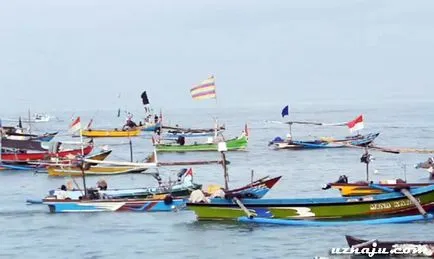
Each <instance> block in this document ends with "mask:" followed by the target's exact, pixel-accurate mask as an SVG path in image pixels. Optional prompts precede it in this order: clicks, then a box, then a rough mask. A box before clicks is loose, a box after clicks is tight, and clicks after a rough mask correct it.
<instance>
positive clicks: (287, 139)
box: [286, 133, 292, 143]
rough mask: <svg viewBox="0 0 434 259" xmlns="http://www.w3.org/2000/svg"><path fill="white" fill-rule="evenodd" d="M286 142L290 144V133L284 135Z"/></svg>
mask: <svg viewBox="0 0 434 259" xmlns="http://www.w3.org/2000/svg"><path fill="white" fill-rule="evenodd" d="M286 141H287V142H288V143H291V142H292V136H291V134H290V133H288V134H286Z"/></svg>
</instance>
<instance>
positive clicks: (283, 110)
mask: <svg viewBox="0 0 434 259" xmlns="http://www.w3.org/2000/svg"><path fill="white" fill-rule="evenodd" d="M288 115H289V105H286V106H285V107H283V109H282V118H283V117H285V116H288Z"/></svg>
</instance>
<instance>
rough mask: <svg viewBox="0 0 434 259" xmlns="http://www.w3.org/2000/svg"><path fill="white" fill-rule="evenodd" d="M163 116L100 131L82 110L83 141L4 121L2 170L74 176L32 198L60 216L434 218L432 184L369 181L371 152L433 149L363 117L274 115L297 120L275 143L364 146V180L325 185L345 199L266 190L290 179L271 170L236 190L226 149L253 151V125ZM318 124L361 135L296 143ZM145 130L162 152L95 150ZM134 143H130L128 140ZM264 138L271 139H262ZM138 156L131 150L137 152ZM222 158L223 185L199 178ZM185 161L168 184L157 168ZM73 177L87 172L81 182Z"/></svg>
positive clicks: (326, 221)
mask: <svg viewBox="0 0 434 259" xmlns="http://www.w3.org/2000/svg"><path fill="white" fill-rule="evenodd" d="M162 119H163V118H162V115H161V113H160V114H159V115H152V116H148V115H147V116H146V118H145V119H144V121H143V122H139V123H135V122H133V121H132V116H129V117H128V118H127V120H126V123H125V125H123V126H122V127H119V129H94V128H92V127H91V124H89V125H88V127H85V128H83V127H82V123H81V119H80V117H77V118H75V119H74V120H73V122H72V123H71V125H70V134H71V135H74V136H79V137H80V138H81V139H80V141H75V142H65V141H63V142H62V141H55V137H56V135H57V134H58V133H57V132H48V133H42V134H34V133H33V134H30V133H28V132H25V130H24V129H23V128H22V127H19V126H21V122H20V125H19V126H4V125H2V127H1V128H0V132H1V142H0V143H1V164H0V168H1V169H6V170H28V171H38V172H46V173H48V175H49V176H53V177H56V176H61V177H71V180H70V181H68V182H67V183H66V184H65V185H62V186H61V187H60V188H57V189H53V190H50V191H49V192H48V194H47V195H46V196H45V197H41V198H39V199H29V200H28V201H27V202H28V203H29V204H42V205H46V206H47V207H48V209H49V211H50V212H52V213H66V212H114V211H135V212H162V211H166V212H171V211H179V210H185V209H187V210H191V211H193V212H194V213H195V214H196V216H197V219H198V220H225V221H237V222H242V223H255V224H276V225H298V226H299V225H302V226H332V225H351V224H387V223H402V222H420V221H432V220H433V218H434V216H433V214H432V213H433V212H434V185H431V184H430V183H429V182H426V183H407V182H405V181H403V180H401V179H394V180H388V181H381V182H374V181H371V180H370V179H369V164H370V162H371V154H370V152H371V151H372V150H376V151H383V152H392V153H397V152H398V153H399V152H410V151H415V152H420V153H430V151H429V150H417V149H391V148H382V147H378V146H376V145H375V144H374V141H375V139H376V138H377V137H378V136H379V133H377V132H374V133H369V134H365V135H362V134H360V133H359V131H360V130H361V129H362V128H363V116H358V117H357V118H356V119H355V120H351V121H349V122H345V123H318V122H306V121H286V122H272V123H284V124H288V125H289V133H288V134H287V136H286V137H285V138H281V137H276V138H274V139H273V140H271V141H270V142H269V143H268V144H269V146H270V147H271V149H274V150H293V151H294V152H295V151H297V150H302V149H327V148H358V149H360V150H361V151H363V155H362V157H361V162H363V163H365V164H366V169H367V171H366V180H365V181H357V182H349V181H348V178H347V177H346V176H341V177H340V178H339V180H338V181H336V182H331V183H329V184H327V185H326V186H325V187H324V188H323V189H324V190H326V189H330V188H333V189H338V190H339V191H340V193H341V196H342V197H330V198H287V197H283V198H273V199H267V198H264V196H265V195H266V194H267V193H268V192H269V191H270V190H271V189H272V188H273V186H275V184H276V183H277V182H278V181H279V179H280V178H281V177H282V176H275V177H265V178H261V179H258V180H254V179H253V177H252V180H251V182H249V183H246V184H245V185H244V186H240V187H238V188H229V186H228V171H227V165H228V164H229V161H227V160H226V152H229V151H240V150H247V149H248V142H249V128H248V126H247V125H245V127H244V129H243V130H242V133H241V134H240V135H239V136H236V137H234V138H228V139H226V138H225V137H224V133H225V130H226V127H225V126H224V125H219V124H218V123H217V122H215V125H214V126H213V127H210V128H181V127H179V126H177V125H175V126H167V125H165V124H164V121H163V120H162ZM295 124H308V125H309V124H310V125H322V126H344V127H348V128H349V129H350V131H352V132H353V133H354V134H353V135H351V136H348V137H343V138H330V137H328V138H319V139H315V140H296V139H293V138H292V126H293V125H295ZM142 134H149V135H152V144H153V146H154V152H153V153H152V154H150V155H149V156H148V157H147V158H144V159H143V161H142V162H133V161H132V159H131V161H128V162H125V161H108V160H107V158H108V157H109V155H110V154H111V153H112V152H115V151H114V150H110V149H107V150H102V151H100V152H94V147H95V141H98V140H96V139H97V138H108V137H116V138H119V137H124V138H128V139H130V140H131V138H132V137H136V136H139V135H142ZM130 143H131V141H130ZM264 144H266V143H264ZM204 151H208V152H220V154H221V160H215V161H178V162H162V161H159V159H158V157H159V155H158V154H160V153H163V152H204ZM130 152H131V156H132V153H133V150H132V149H130ZM212 163H214V164H219V165H221V166H222V168H223V175H224V182H225V185H224V186H218V185H211V186H210V187H209V188H208V189H207V190H205V189H204V188H203V185H202V184H201V183H196V182H195V181H194V177H193V169H192V168H190V166H192V165H200V164H212ZM166 166H183V167H184V166H186V167H187V168H183V169H182V170H180V171H179V173H178V174H177V179H176V180H174V181H167V182H165V181H163V179H162V178H161V176H160V174H159V173H158V172H156V171H154V170H149V169H151V168H158V167H166ZM433 167H434V160H433V159H432V158H429V159H428V160H427V161H426V162H422V163H420V164H418V165H417V168H423V169H426V170H427V171H429V172H431V173H432V172H434V170H433ZM130 173H142V174H149V175H151V176H152V177H154V178H155V179H156V185H155V186H146V187H143V188H126V189H111V188H107V183H106V182H105V181H100V182H99V183H98V186H97V187H96V188H88V187H87V186H86V177H88V176H91V175H105V176H108V175H115V174H130ZM74 177H81V179H82V186H81V187H80V184H77V181H76V180H75V179H74ZM348 240H350V241H349V243H351V244H354V245H357V246H361V245H360V244H363V245H364V246H369V245H372V243H369V242H368V241H363V240H358V239H356V238H352V237H348Z"/></svg>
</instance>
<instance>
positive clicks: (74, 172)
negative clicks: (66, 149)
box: [47, 166, 146, 177]
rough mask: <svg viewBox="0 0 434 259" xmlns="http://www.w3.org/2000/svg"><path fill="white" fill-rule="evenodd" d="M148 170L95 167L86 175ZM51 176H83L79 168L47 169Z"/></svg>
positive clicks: (124, 167)
mask: <svg viewBox="0 0 434 259" xmlns="http://www.w3.org/2000/svg"><path fill="white" fill-rule="evenodd" d="M145 170H146V168H140V167H131V166H93V167H90V168H89V169H86V170H84V174H85V175H86V176H88V175H116V174H131V173H141V172H143V171H145ZM47 171H48V175H49V176H60V177H65V176H82V172H81V170H80V168H78V167H63V166H50V167H48V168H47Z"/></svg>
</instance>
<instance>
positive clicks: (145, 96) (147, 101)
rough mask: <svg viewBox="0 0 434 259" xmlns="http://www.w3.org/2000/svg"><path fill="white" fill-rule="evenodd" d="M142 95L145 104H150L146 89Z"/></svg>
mask: <svg viewBox="0 0 434 259" xmlns="http://www.w3.org/2000/svg"><path fill="white" fill-rule="evenodd" d="M140 97H142V103H143V105H148V104H149V99H148V95H147V94H146V91H144V92H143V93H142V95H141V96H140Z"/></svg>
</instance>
